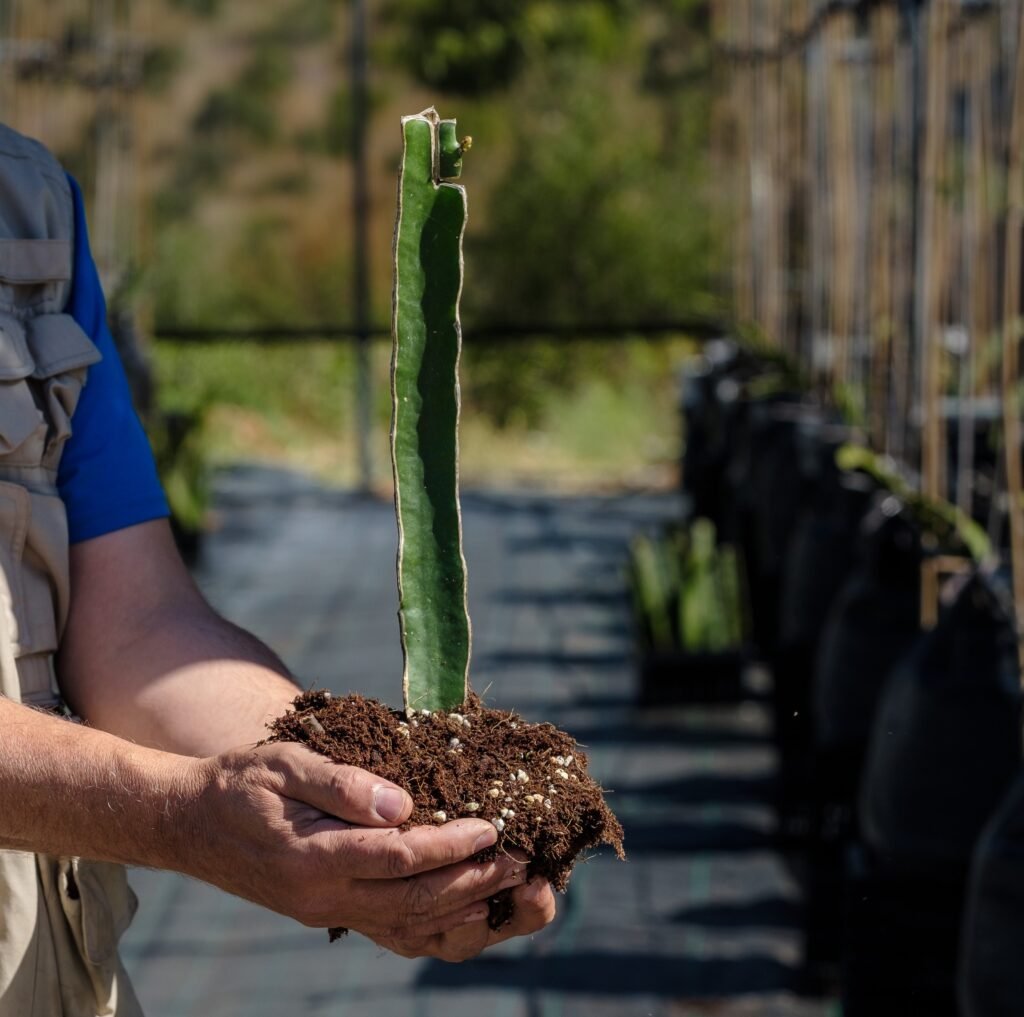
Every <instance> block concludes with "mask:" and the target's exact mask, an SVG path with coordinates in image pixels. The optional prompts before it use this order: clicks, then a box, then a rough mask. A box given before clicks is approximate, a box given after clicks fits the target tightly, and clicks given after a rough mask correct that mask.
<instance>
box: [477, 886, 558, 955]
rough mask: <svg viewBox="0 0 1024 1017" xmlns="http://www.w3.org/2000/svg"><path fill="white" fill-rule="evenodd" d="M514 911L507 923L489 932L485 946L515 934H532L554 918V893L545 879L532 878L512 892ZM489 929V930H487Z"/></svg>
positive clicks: (503, 940)
mask: <svg viewBox="0 0 1024 1017" xmlns="http://www.w3.org/2000/svg"><path fill="white" fill-rule="evenodd" d="M512 900H513V901H514V902H515V911H514V912H513V914H512V920H511V921H510V922H509V923H508V925H503V926H502V927H501V928H500V929H498V931H497V932H490V936H489V938H488V941H487V946H494V945H495V944H496V943H504V942H505V940H506V939H512V938H513V937H515V936H532V935H533V934H534V933H535V932H540V930H541V929H543V928H544V927H545V926H547V925H550V924H551V922H553V921H554V918H555V911H556V906H555V895H554V893H553V891H552V889H551V884H550V883H548V881H547V880H546V879H532V880H530V882H529V883H527V884H526V886H523V887H521V888H520V889H518V890H516V891H515V892H514V893H513V894H512ZM488 931H490V930H488Z"/></svg>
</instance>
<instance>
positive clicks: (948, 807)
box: [861, 573, 1021, 872]
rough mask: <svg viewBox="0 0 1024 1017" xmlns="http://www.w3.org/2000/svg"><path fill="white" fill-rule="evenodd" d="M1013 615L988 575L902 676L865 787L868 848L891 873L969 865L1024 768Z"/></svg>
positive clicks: (888, 697) (887, 704)
mask: <svg viewBox="0 0 1024 1017" xmlns="http://www.w3.org/2000/svg"><path fill="white" fill-rule="evenodd" d="M1018 675H1019V669H1018V664H1017V650H1016V639H1015V636H1014V628H1013V622H1012V620H1011V617H1010V614H1009V612H1008V610H1007V608H1006V607H1005V605H1004V604H1003V602H1002V599H1001V597H1000V595H999V594H998V593H997V592H996V590H995V589H994V588H993V586H992V585H991V583H990V581H989V580H988V579H987V578H986V577H985V576H983V575H981V574H978V573H975V574H974V575H973V576H971V577H970V579H968V580H967V582H966V583H965V585H964V586H963V588H962V589H961V591H960V593H959V595H958V596H957V598H956V600H955V602H954V603H953V605H952V606H951V607H950V608H949V609H948V610H946V611H945V612H944V613H943V615H942V616H941V618H940V619H939V623H938V625H937V626H936V628H935V629H934V630H933V631H932V632H930V633H928V635H927V636H926V638H925V639H923V640H922V641H921V642H919V643H918V644H917V646H916V647H915V649H914V650H913V651H912V652H911V654H910V655H909V656H908V657H907V658H906V659H905V661H904V662H903V663H902V664H901V665H900V666H899V667H898V668H897V670H896V671H895V673H894V674H893V677H892V680H891V682H890V683H889V686H888V688H887V689H886V692H885V695H884V697H883V700H882V703H881V705H880V708H879V712H878V717H877V718H876V721H875V724H874V728H873V730H872V734H871V743H870V747H869V750H868V757H867V766H866V768H865V774H864V783H863V786H862V788H861V821H862V831H863V836H864V840H865V842H866V844H867V845H868V846H869V847H870V848H871V849H872V850H873V851H874V852H875V853H876V854H877V855H878V857H879V858H881V859H882V860H884V861H886V862H887V863H888V864H890V865H892V866H893V867H899V868H906V869H908V870H909V871H910V872H919V871H920V870H921V867H922V865H927V866H931V867H942V866H944V865H947V864H948V865H951V866H961V865H965V864H966V863H967V861H968V860H969V858H970V856H971V852H972V850H973V849H974V844H975V842H976V841H977V839H978V835H979V834H980V832H981V829H982V827H983V826H984V824H985V822H986V821H987V820H988V818H989V817H990V816H991V814H992V813H993V812H994V811H995V809H996V807H997V806H998V804H999V802H1000V801H1001V799H1002V797H1003V795H1004V794H1005V793H1006V790H1007V788H1008V786H1009V784H1010V782H1011V781H1012V780H1013V778H1014V776H1015V775H1016V773H1017V769H1018V767H1019V765H1020V759H1021V730H1020V723H1021V693H1020V684H1019V676H1018Z"/></svg>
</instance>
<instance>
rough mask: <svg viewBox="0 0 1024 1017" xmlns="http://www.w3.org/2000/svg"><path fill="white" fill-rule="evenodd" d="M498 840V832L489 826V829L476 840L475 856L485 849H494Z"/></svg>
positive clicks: (474, 846)
mask: <svg viewBox="0 0 1024 1017" xmlns="http://www.w3.org/2000/svg"><path fill="white" fill-rule="evenodd" d="M497 839H498V831H497V830H495V829H494V827H493V826H490V825H489V826H488V827H487V829H486V830H485V831H484V832H483V833H482V834H480V836H479V837H477V839H476V843H475V844H474V845H473V854H476V853H477V852H478V851H483V850H484V849H485V848H489V847H493V846H494V842H495V841H496V840H497Z"/></svg>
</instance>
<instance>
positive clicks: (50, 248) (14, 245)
mask: <svg viewBox="0 0 1024 1017" xmlns="http://www.w3.org/2000/svg"><path fill="white" fill-rule="evenodd" d="M70 278H71V241H70V240H20V239H7V240H0V281H2V282H5V283H13V284H15V285H32V284H34V283H47V282H65V281H66V280H68V279H70Z"/></svg>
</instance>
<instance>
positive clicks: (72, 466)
mask: <svg viewBox="0 0 1024 1017" xmlns="http://www.w3.org/2000/svg"><path fill="white" fill-rule="evenodd" d="M69 179H70V178H69ZM71 194H72V197H73V200H74V206H75V251H74V281H73V284H72V290H71V297H70V299H69V301H68V306H67V313H68V314H70V315H71V316H72V317H73V318H74V319H75V321H77V322H78V324H79V325H81V326H82V328H83V329H84V330H85V333H86V335H88V336H89V338H90V339H92V341H93V342H94V343H95V344H96V346H97V347H99V351H100V353H102V354H103V359H102V360H101V361H100V362H99V363H98V364H93V365H92V367H90V368H89V373H88V378H87V381H86V385H85V388H84V389H83V390H82V395H81V398H80V399H79V402H78V407H77V409H76V410H75V414H74V416H73V417H72V419H71V431H72V433H71V437H70V438H69V439H68V443H67V445H66V446H65V448H64V454H63V456H62V458H61V462H60V470H59V472H58V474H57V487H58V490H59V491H60V496H61V498H62V499H63V501H64V504H65V506H66V507H67V514H68V530H69V534H70V537H71V543H72V544H75V543H78V542H79V541H82V540H89V539H90V538H92V537H99V536H102V535H103V534H104V533H111V532H112V531H114V530H121V529H124V528H125V527H126V526H134V525H135V524H136V523H144V522H146V521H147V520H150V519H162V518H165V517H166V516H168V515H170V512H169V510H168V508H167V500H166V498H165V497H164V493H163V488H162V487H161V486H160V480H159V478H158V477H157V472H156V464H155V463H154V461H153V453H152V452H151V450H150V447H149V441H148V439H147V438H146V434H145V432H144V431H143V430H142V424H141V423H140V422H139V418H138V416H137V415H136V413H135V409H134V407H133V406H132V398H131V392H130V390H129V388H128V379H127V378H126V377H125V373H124V368H123V367H122V366H121V359H120V357H118V355H117V350H116V349H115V347H114V340H113V337H112V336H111V334H110V329H109V328H108V327H107V307H106V301H105V300H104V298H103V290H102V289H101V288H100V280H99V275H98V274H97V272H96V265H95V264H94V262H93V260H92V254H91V253H90V251H89V236H88V232H87V228H86V223H85V209H84V206H83V204H82V194H81V191H80V190H79V189H78V185H77V184H76V183H75V181H74V180H71Z"/></svg>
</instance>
